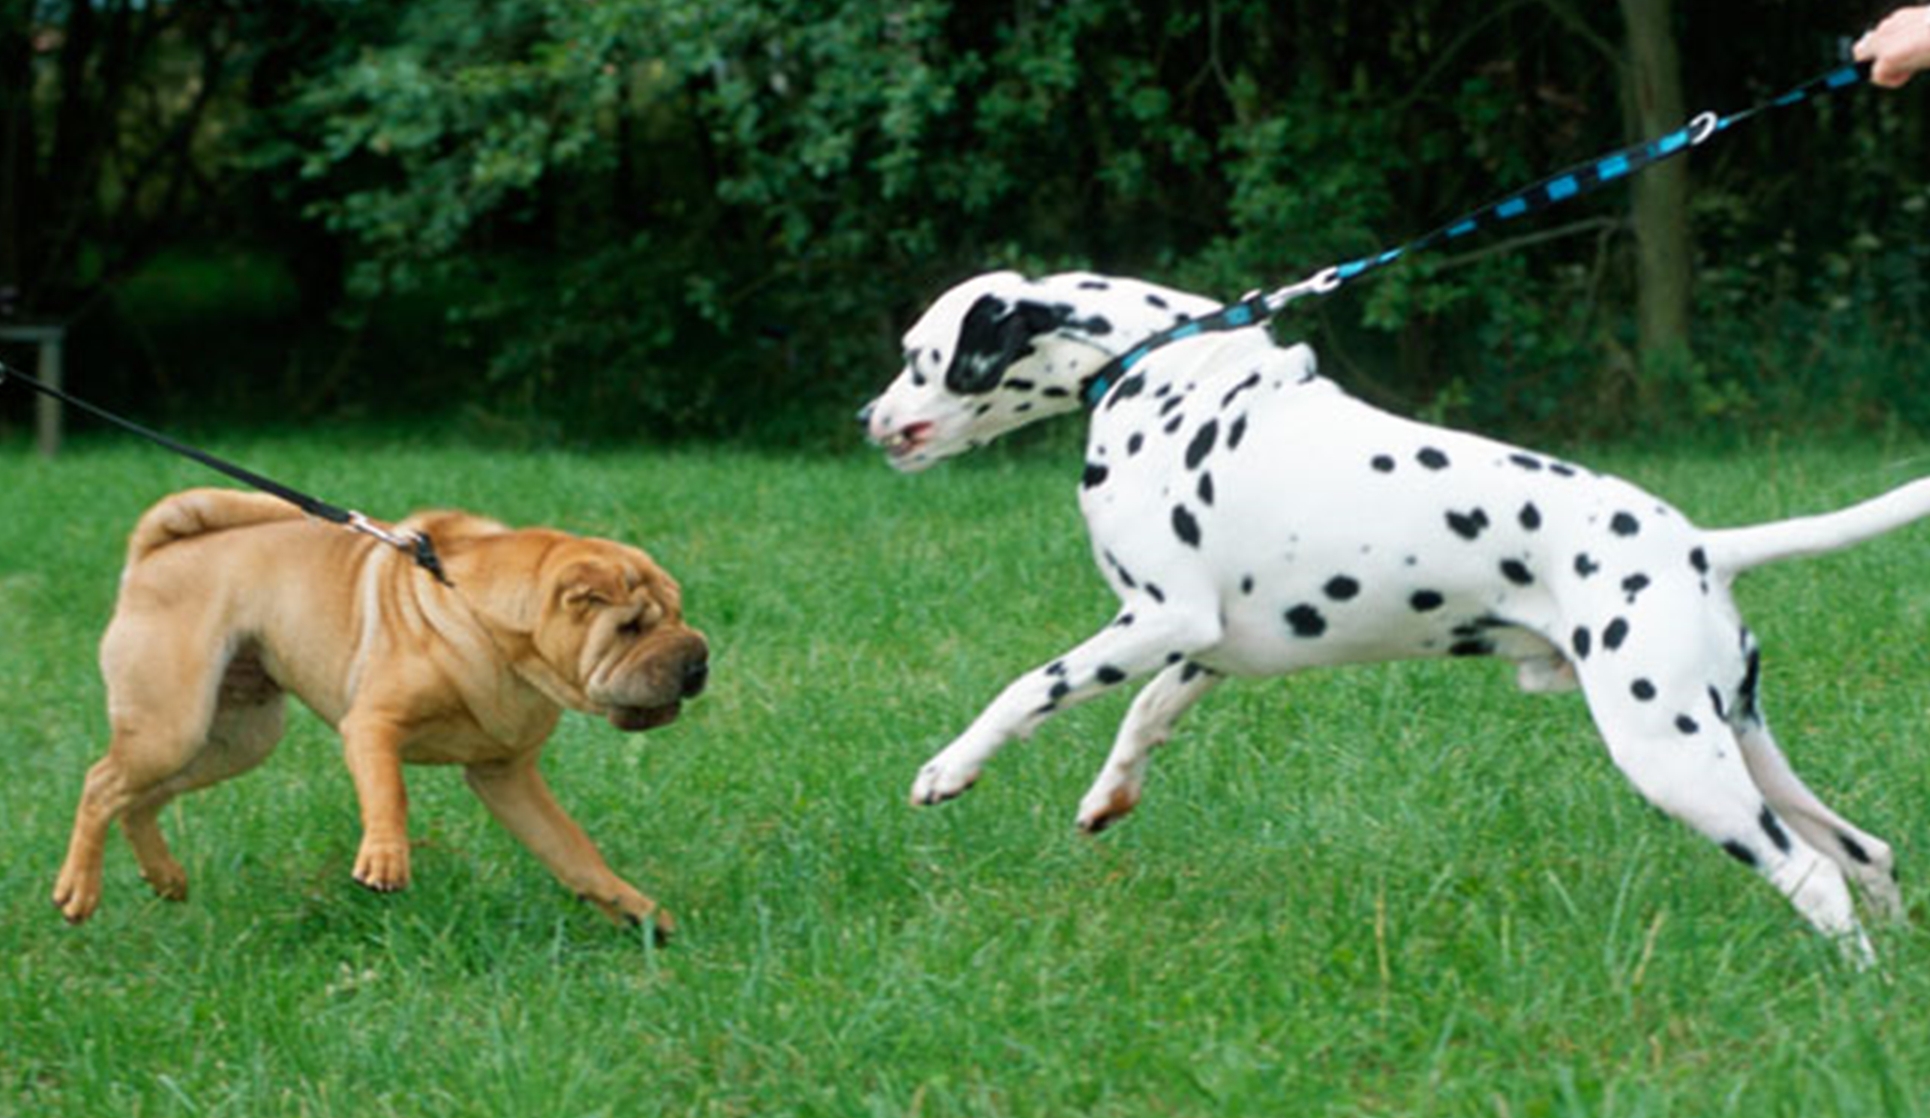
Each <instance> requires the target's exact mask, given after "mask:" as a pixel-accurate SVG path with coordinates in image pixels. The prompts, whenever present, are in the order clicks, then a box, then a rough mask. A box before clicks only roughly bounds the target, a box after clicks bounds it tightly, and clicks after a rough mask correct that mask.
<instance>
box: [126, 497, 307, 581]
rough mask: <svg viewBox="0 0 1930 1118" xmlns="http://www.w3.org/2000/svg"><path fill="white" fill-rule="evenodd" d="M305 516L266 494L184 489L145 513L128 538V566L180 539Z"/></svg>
mask: <svg viewBox="0 0 1930 1118" xmlns="http://www.w3.org/2000/svg"><path fill="white" fill-rule="evenodd" d="M304 515H305V514H304V513H303V512H302V510H300V509H298V508H296V507H295V506H294V505H291V504H289V503H288V502H286V501H284V500H282V499H281V498H279V497H270V496H268V495H267V494H265V493H241V492H238V491H236V490H233V489H184V490H182V491H181V492H179V493H175V494H171V495H170V496H167V497H163V498H161V500H160V501H159V502H158V503H157V504H155V506H154V507H153V508H150V509H148V510H147V511H146V512H144V513H142V514H141V519H140V520H139V521H138V522H136V523H135V525H134V531H133V533H132V534H130V535H129V536H128V537H127V563H128V566H130V567H131V566H133V565H134V564H135V563H138V562H140V561H141V560H142V559H144V558H146V557H147V556H149V555H151V554H153V553H154V552H156V551H158V550H160V549H161V548H164V547H166V546H167V545H169V544H171V543H174V542H175V541H177V540H185V539H188V538H190V537H193V536H205V535H207V534H209V533H211V532H225V531H227V530H229V529H231V528H246V527H248V526H250V525H254V524H265V523H268V522H269V521H274V520H299V519H301V518H302V517H303V516H304Z"/></svg>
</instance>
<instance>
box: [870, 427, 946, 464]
mask: <svg viewBox="0 0 1930 1118" xmlns="http://www.w3.org/2000/svg"><path fill="white" fill-rule="evenodd" d="M932 429H933V428H932V424H931V423H930V422H929V421H923V420H921V421H919V422H917V423H912V424H908V425H906V426H904V427H901V428H899V429H898V430H896V431H893V432H892V433H891V434H889V435H885V436H884V437H882V438H880V439H879V440H878V445H879V446H881V447H883V448H884V450H885V453H886V454H887V455H890V456H891V459H892V460H893V461H894V462H896V461H902V460H904V459H906V458H909V457H911V456H912V455H913V454H916V453H918V452H919V451H920V450H922V449H924V448H925V447H926V446H927V445H929V444H930V443H931V439H932Z"/></svg>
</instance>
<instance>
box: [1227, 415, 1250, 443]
mask: <svg viewBox="0 0 1930 1118" xmlns="http://www.w3.org/2000/svg"><path fill="white" fill-rule="evenodd" d="M1244 438H1246V416H1244V415H1243V416H1240V417H1239V418H1238V419H1235V420H1234V421H1233V425H1232V426H1231V427H1228V428H1227V429H1226V449H1228V450H1236V449H1238V448H1239V445H1240V440H1241V439H1244Z"/></svg>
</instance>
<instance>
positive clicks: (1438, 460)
mask: <svg viewBox="0 0 1930 1118" xmlns="http://www.w3.org/2000/svg"><path fill="white" fill-rule="evenodd" d="M1414 460H1415V461H1416V462H1419V463H1420V464H1421V465H1423V466H1426V467H1427V468H1428V469H1430V470H1445V469H1447V468H1448V456H1447V455H1446V454H1444V453H1442V452H1441V451H1439V450H1436V449H1434V448H1433V447H1431V446H1424V447H1422V448H1421V450H1420V453H1418V454H1416V455H1415V456H1414Z"/></svg>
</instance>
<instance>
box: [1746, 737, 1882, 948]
mask: <svg viewBox="0 0 1930 1118" xmlns="http://www.w3.org/2000/svg"><path fill="white" fill-rule="evenodd" d="M1735 731H1736V740H1737V741H1738V742H1740V743H1741V745H1742V756H1743V760H1744V761H1745V762H1746V763H1747V764H1748V766H1749V775H1750V776H1752V777H1754V778H1755V781H1756V785H1757V786H1758V787H1760V788H1761V789H1762V790H1763V796H1764V797H1765V798H1766V799H1767V800H1768V801H1769V806H1770V807H1772V808H1774V809H1775V811H1776V814H1778V815H1780V816H1782V818H1783V819H1784V820H1786V821H1787V822H1788V823H1789V826H1790V828H1791V829H1792V830H1794V831H1795V832H1796V833H1797V834H1799V835H1801V836H1803V838H1804V839H1806V840H1808V842H1809V843H1810V844H1811V845H1813V846H1815V847H1816V848H1817V849H1818V850H1820V851H1822V852H1823V854H1824V855H1825V856H1827V857H1828V858H1830V859H1831V860H1832V861H1834V862H1835V863H1836V864H1837V865H1838V866H1840V867H1841V868H1842V870H1843V872H1844V873H1846V874H1848V875H1849V877H1850V880H1852V881H1854V882H1856V885H1857V888H1858V889H1859V890H1860V891H1861V892H1862V894H1863V899H1864V900H1865V901H1866V902H1868V904H1869V906H1870V908H1871V909H1872V910H1874V911H1875V912H1877V913H1878V914H1880V915H1881V916H1882V917H1883V918H1884V919H1886V920H1892V921H1899V920H1902V919H1903V918H1904V915H1905V914H1904V908H1903V894H1902V892H1901V891H1900V890H1899V889H1898V888H1897V881H1896V855H1895V854H1894V853H1893V852H1892V851H1891V849H1890V844H1889V843H1887V842H1884V841H1883V840H1882V839H1880V838H1877V837H1876V836H1875V835H1872V834H1870V833H1869V832H1867V831H1865V830H1863V829H1862V828H1860V827H1858V826H1856V825H1855V824H1853V823H1851V822H1850V821H1849V820H1847V819H1844V818H1843V817H1842V816H1841V815H1838V814H1837V813H1836V812H1834V811H1832V810H1830V808H1829V806H1828V805H1827V804H1825V803H1823V801H1821V800H1819V799H1817V798H1816V794H1815V793H1814V792H1811V791H1810V790H1809V787H1808V786H1807V785H1805V784H1804V783H1803V781H1802V778H1800V777H1798V776H1797V775H1796V771H1795V770H1794V769H1792V768H1791V767H1790V765H1789V760H1788V758H1786V757H1784V756H1783V752H1782V750H1781V749H1779V748H1777V746H1776V739H1775V738H1773V737H1771V736H1770V734H1769V727H1768V726H1766V725H1764V724H1763V722H1762V720H1761V719H1760V718H1759V717H1754V718H1741V719H1738V720H1737V723H1736V726H1735Z"/></svg>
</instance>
